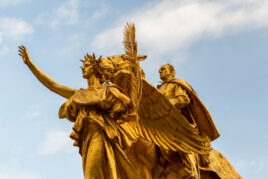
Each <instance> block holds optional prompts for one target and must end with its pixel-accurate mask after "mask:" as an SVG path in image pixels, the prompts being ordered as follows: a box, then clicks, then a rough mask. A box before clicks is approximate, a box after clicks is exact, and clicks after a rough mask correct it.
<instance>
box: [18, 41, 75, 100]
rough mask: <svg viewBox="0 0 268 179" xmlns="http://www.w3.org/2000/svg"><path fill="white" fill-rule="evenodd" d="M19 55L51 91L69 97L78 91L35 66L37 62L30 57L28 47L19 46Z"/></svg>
mask: <svg viewBox="0 0 268 179" xmlns="http://www.w3.org/2000/svg"><path fill="white" fill-rule="evenodd" d="M19 55H20V56H21V58H22V60H23V62H24V63H25V64H26V65H27V66H28V67H29V69H30V70H31V71H32V73H33V74H34V75H35V76H36V78H37V79H38V80H39V81H40V82H41V83H42V84H43V85H45V86H46V87H47V88H48V89H50V90H51V91H53V92H55V93H57V94H59V95H60V96H62V97H64V98H67V99H68V98H70V97H71V96H72V95H73V94H74V93H75V92H76V90H75V89H72V88H69V87H67V86H63V85H59V84H57V83H56V82H55V81H54V80H53V79H52V78H50V77H49V76H48V75H46V74H45V73H43V72H42V71H41V70H40V69H39V68H38V67H37V66H35V64H34V63H33V62H32V61H31V59H30V56H29V53H28V51H27V49H26V47H24V46H19Z"/></svg>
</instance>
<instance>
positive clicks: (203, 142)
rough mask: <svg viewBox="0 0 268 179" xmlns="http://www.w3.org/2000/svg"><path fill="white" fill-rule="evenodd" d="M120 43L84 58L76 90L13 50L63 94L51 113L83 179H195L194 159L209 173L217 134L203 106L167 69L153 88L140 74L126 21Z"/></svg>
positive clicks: (197, 175) (139, 57)
mask: <svg viewBox="0 0 268 179" xmlns="http://www.w3.org/2000/svg"><path fill="white" fill-rule="evenodd" d="M123 44H124V48H125V54H122V55H115V56H109V57H99V58H96V57H95V55H94V54H93V55H89V54H86V55H85V56H84V59H83V60H81V61H82V62H83V66H82V67H81V69H82V74H83V78H85V79H87V83H88V88H86V89H80V90H77V89H72V88H69V87H66V86H63V85H59V84H57V83H56V82H55V81H54V80H53V79H51V78H50V77H49V76H47V75H46V74H44V73H43V72H42V71H41V70H39V69H38V68H37V67H36V66H35V65H34V64H33V63H32V61H31V60H30V56H29V54H28V51H27V49H26V47H24V46H20V47H19V55H20V56H21V57H22V59H23V61H24V63H25V64H26V65H27V66H28V67H29V69H30V70H31V71H32V73H33V74H34V75H35V76H36V78H37V79H38V80H39V81H40V82H41V83H42V84H43V85H45V86H46V87H47V88H48V89H50V90H51V91H53V92H55V93H56V94H59V95H60V96H62V97H64V98H66V99H67V101H66V102H65V103H64V104H63V105H62V106H61V107H60V110H59V117H60V118H67V119H68V120H69V121H71V122H73V123H74V125H73V131H72V132H71V135H70V137H71V138H72V139H74V145H75V146H78V147H79V153H80V155H81V156H82V162H83V171H84V176H85V179H117V178H120V179H136V178H144V179H145V178H146V179H147V178H148V179H149V178H155V179H156V178H187V177H188V178H202V175H201V173H200V168H201V167H202V166H201V165H200V163H202V164H204V168H206V167H207V168H208V170H212V169H214V168H213V167H211V165H212V164H215V162H214V161H215V160H217V159H215V158H217V157H214V158H213V157H211V156H212V155H210V153H211V151H214V150H213V149H212V148H211V147H210V142H211V141H213V140H214V139H216V138H217V137H218V136H219V133H218V131H217V129H216V127H215V125H214V123H213V120H212V118H211V117H210V115H209V113H208V111H207V110H206V108H205V107H204V105H203V103H202V102H201V100H199V98H198V97H197V95H196V93H195V92H194V91H193V90H192V88H191V87H190V86H189V85H188V84H187V83H186V82H184V81H180V80H176V79H174V75H173V76H172V74H173V73H169V72H171V71H169V68H164V67H162V68H161V70H160V74H161V78H162V80H163V81H164V83H163V84H162V85H160V87H159V90H158V89H157V88H155V87H154V86H152V85H151V84H150V83H149V82H147V81H146V80H145V79H144V75H143V71H142V69H141V67H140V65H139V61H143V60H144V59H145V58H146V56H145V55H138V53H137V42H136V40H135V27H134V25H133V24H127V25H126V27H125V30H124V41H123ZM174 72H175V71H174ZM165 85H166V87H164V86H165ZM173 88H176V90H175V89H173ZM170 89H172V91H174V92H175V93H176V94H173V93H170ZM188 95H189V96H188ZM187 97H188V98H187ZM190 103H191V104H192V106H191V105H190ZM187 105H190V106H188V107H187ZM192 109H194V111H189V110H192ZM187 110H188V113H187ZM189 112H192V113H189ZM191 115H192V116H191ZM174 156H175V158H173V157H174ZM174 159H177V160H174ZM212 160H214V161H212ZM200 161H201V162H200ZM217 161H218V160H217ZM211 163H212V164H211ZM221 164H224V163H221ZM209 167H210V168H209ZM211 168H212V169H211ZM223 168H224V167H223ZM168 170H169V171H168ZM171 170H172V171H173V172H170V171H171ZM204 170H205V169H204ZM233 171H234V170H233ZM214 172H216V174H217V172H219V171H214ZM203 176H207V177H210V174H207V173H205V174H204V175H203ZM218 176H219V177H220V178H224V177H222V176H223V175H218ZM237 176H239V175H237ZM203 178H204V177H203Z"/></svg>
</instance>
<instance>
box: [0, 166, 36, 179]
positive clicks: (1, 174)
mask: <svg viewBox="0 0 268 179" xmlns="http://www.w3.org/2000/svg"><path fill="white" fill-rule="evenodd" d="M0 178H1V179H14V178H20V179H39V178H40V176H38V174H37V173H35V172H34V171H29V170H26V169H24V170H15V169H14V168H7V167H2V168H1V170H0Z"/></svg>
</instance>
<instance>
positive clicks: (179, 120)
mask: <svg viewBox="0 0 268 179" xmlns="http://www.w3.org/2000/svg"><path fill="white" fill-rule="evenodd" d="M142 82H143V84H142V98H141V101H140V105H139V111H138V115H139V120H138V124H135V121H132V122H126V123H124V124H122V127H123V128H124V129H125V130H126V131H128V133H129V134H130V135H131V136H132V137H133V138H137V137H141V138H144V139H146V140H148V141H150V142H152V143H154V144H156V145H158V146H159V147H160V148H163V149H167V150H172V151H182V152H185V153H189V152H191V151H192V152H195V153H198V154H205V153H206V152H207V151H209V150H211V147H210V146H209V142H208V140H207V139H205V138H203V137H201V136H199V135H198V133H197V131H196V130H195V129H194V128H193V127H192V126H191V125H190V124H189V123H188V121H187V120H186V118H185V117H184V116H183V115H182V114H181V113H180V112H179V111H178V110H177V109H176V108H175V107H174V106H173V105H172V104H171V103H170V102H169V100H168V99H167V98H166V97H165V96H164V95H162V94H161V93H160V92H159V91H158V89H156V88H155V87H154V86H153V85H151V84H150V83H149V82H147V81H146V80H144V79H143V81H142Z"/></svg>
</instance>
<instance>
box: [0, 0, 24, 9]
mask: <svg viewBox="0 0 268 179" xmlns="http://www.w3.org/2000/svg"><path fill="white" fill-rule="evenodd" d="M26 1H28V0H12V1H11V0H0V8H1V7H7V6H16V5H18V4H21V3H24V2H26Z"/></svg>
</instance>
